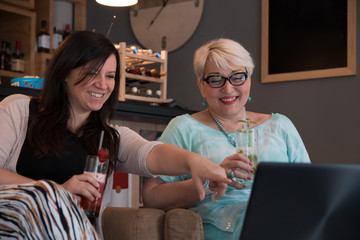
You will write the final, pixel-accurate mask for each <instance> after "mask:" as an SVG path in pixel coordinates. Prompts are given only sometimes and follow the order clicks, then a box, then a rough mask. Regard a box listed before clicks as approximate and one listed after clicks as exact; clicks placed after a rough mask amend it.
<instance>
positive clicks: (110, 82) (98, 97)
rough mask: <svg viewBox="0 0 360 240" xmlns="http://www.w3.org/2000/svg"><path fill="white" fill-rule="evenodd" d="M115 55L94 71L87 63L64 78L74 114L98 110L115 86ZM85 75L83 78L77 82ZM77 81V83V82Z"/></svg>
mask: <svg viewBox="0 0 360 240" xmlns="http://www.w3.org/2000/svg"><path fill="white" fill-rule="evenodd" d="M115 72H116V57H115V55H114V54H112V55H110V57H109V58H108V59H107V60H106V61H105V63H104V65H103V67H102V68H100V69H99V71H98V72H96V70H95V69H93V68H90V67H89V65H88V64H86V65H85V66H81V67H78V68H75V69H73V70H72V71H71V72H70V74H69V76H68V77H67V78H66V79H65V81H66V86H67V92H68V96H69V102H70V105H71V109H72V112H73V114H74V115H75V116H76V115H77V114H80V115H84V114H85V115H89V114H90V112H91V111H97V110H100V109H101V107H102V106H103V105H104V103H105V102H106V100H107V99H108V98H109V97H110V95H111V93H112V92H113V90H114V87H115ZM84 76H85V79H84V80H83V81H81V82H79V80H80V79H82V78H83V77H84ZM78 82H79V83H78Z"/></svg>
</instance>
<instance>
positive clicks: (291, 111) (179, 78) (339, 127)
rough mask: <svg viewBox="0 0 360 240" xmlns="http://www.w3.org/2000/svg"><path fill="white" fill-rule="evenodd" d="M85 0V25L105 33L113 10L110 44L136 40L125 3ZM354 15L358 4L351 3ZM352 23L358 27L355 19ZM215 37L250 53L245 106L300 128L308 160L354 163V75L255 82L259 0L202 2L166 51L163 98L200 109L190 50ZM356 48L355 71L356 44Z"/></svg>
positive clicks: (357, 100)
mask: <svg viewBox="0 0 360 240" xmlns="http://www.w3.org/2000/svg"><path fill="white" fill-rule="evenodd" d="M87 4H88V5H87V28H88V29H90V30H91V29H95V30H97V31H99V32H103V33H105V34H106V32H107V30H108V28H109V25H110V22H111V20H112V17H113V15H116V16H117V18H116V22H115V23H114V25H113V28H112V32H111V33H110V36H109V38H110V39H111V40H112V41H113V42H115V43H116V42H120V41H125V42H127V43H128V44H139V43H138V42H137V41H136V39H135V37H134V35H133V33H132V30H131V28H130V22H129V9H128V8H111V7H105V6H101V5H98V4H97V3H95V0H88V1H87ZM359 14H360V4H357V15H358V16H360V15H359ZM357 26H360V22H359V20H358V19H357ZM357 29H359V28H357ZM359 32H360V31H357V39H358V40H357V43H359V42H360V41H359V39H360V36H359V35H360V33H359ZM219 37H226V38H232V39H235V40H237V41H239V42H241V43H242V44H243V45H244V47H245V48H246V49H247V50H248V51H249V52H250V53H251V54H252V56H253V58H254V61H255V65H256V67H255V71H254V74H253V76H252V89H251V96H252V101H251V103H249V104H248V106H247V109H248V110H251V111H256V112H263V113H282V114H284V115H286V116H288V117H289V118H290V119H291V120H292V121H293V123H294V124H295V126H296V127H297V129H298V131H299V132H300V135H301V136H302V138H303V141H304V143H305V146H306V148H307V150H308V152H309V155H310V158H311V160H312V161H313V162H334V163H360V94H359V92H360V79H359V77H358V76H348V77H336V78H324V79H311V80H302V81H291V82H281V83H271V84H269V83H268V84H262V83H260V64H261V59H260V54H261V52H260V51H261V49H260V40H261V0H251V1H246V0H226V1H209V0H207V1H206V2H205V9H204V15H203V18H202V20H201V23H200V25H199V28H198V29H197V31H196V32H195V34H194V35H193V36H192V38H191V39H190V40H189V41H188V42H187V43H186V44H185V45H184V46H183V47H181V48H179V49H178V50H176V51H174V52H171V53H169V61H168V97H169V98H173V99H175V100H176V101H177V102H179V103H181V104H182V105H184V106H186V107H187V108H189V109H193V110H201V109H202V106H201V103H202V97H201V95H200V93H199V91H198V89H197V86H196V79H195V77H194V73H193V69H192V58H193V53H194V51H195V50H196V49H197V48H198V47H199V46H200V45H202V44H203V43H205V42H206V41H208V40H210V39H213V38H219ZM309 37H311V36H309ZM356 51H357V52H356V56H357V59H358V62H357V64H356V65H357V69H358V71H359V70H360V64H359V59H360V54H359V53H360V46H358V48H357V50H356Z"/></svg>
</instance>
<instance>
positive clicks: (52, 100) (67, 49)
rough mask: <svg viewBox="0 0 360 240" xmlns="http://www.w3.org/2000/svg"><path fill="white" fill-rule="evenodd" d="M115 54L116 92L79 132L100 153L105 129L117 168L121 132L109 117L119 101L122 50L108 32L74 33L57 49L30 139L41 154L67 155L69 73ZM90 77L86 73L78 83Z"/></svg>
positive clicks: (89, 147)
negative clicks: (120, 56)
mask: <svg viewBox="0 0 360 240" xmlns="http://www.w3.org/2000/svg"><path fill="white" fill-rule="evenodd" d="M112 54H114V55H115V57H116V61H117V67H116V73H115V88H114V91H113V92H112V93H111V95H110V97H109V99H108V100H107V101H106V102H105V103H104V105H103V106H102V108H101V109H100V110H98V111H92V112H91V113H90V115H89V117H88V119H87V121H86V123H84V125H82V126H81V127H80V128H79V129H78V130H77V132H76V134H77V135H78V136H79V140H80V142H81V144H82V145H83V147H84V148H85V149H86V150H87V152H88V153H89V154H91V155H97V154H96V153H97V149H98V144H99V139H100V135H101V131H102V130H104V141H103V147H106V148H108V150H109V153H110V156H109V159H110V161H111V164H110V165H111V169H113V167H114V166H115V162H116V160H117V153H118V150H119V145H120V137H119V135H118V132H117V131H116V130H115V129H114V128H112V127H110V126H109V120H110V119H111V116H112V114H113V112H114V107H115V104H116V103H117V101H118V94H119V84H120V70H119V67H120V65H119V64H120V60H119V53H118V51H117V50H116V48H115V47H114V45H113V44H112V43H111V42H110V41H109V40H108V39H107V38H106V37H105V36H104V35H102V34H100V33H96V32H91V31H78V32H74V33H72V34H71V35H70V36H69V37H67V38H66V40H65V41H64V42H63V43H62V44H61V45H60V46H59V47H58V48H57V50H56V51H55V53H54V56H53V58H52V60H51V61H50V63H49V66H48V68H47V71H46V74H45V81H44V86H43V89H42V94H41V96H40V102H39V107H38V111H37V113H36V114H35V115H34V116H32V118H31V121H30V124H29V129H28V139H29V142H30V144H31V145H32V146H34V147H35V148H36V149H37V153H36V154H37V155H38V156H47V155H48V154H49V152H53V153H54V154H56V155H57V156H60V155H63V154H64V145H65V134H64V129H66V128H67V122H68V120H69V117H70V103H69V100H68V93H67V90H66V83H65V79H66V78H67V76H68V75H69V74H70V72H71V71H72V70H73V69H75V68H77V67H81V66H84V65H85V64H88V66H91V68H93V69H94V70H95V71H97V70H99V69H101V68H102V66H103V65H104V63H105V61H106V60H107V59H108V57H109V56H110V55H112ZM89 78H90V77H89V76H87V75H86V74H84V75H83V76H81V78H79V81H78V82H77V83H76V84H79V83H80V82H82V81H87V80H89Z"/></svg>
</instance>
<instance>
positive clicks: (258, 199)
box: [240, 163, 360, 240]
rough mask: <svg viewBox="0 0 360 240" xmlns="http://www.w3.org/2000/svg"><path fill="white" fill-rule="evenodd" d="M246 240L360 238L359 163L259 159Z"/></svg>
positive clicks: (246, 228)
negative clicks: (267, 161)
mask: <svg viewBox="0 0 360 240" xmlns="http://www.w3.org/2000/svg"><path fill="white" fill-rule="evenodd" d="M240 239H241V240H250V239H254V240H261V239H284V240H285V239H286V240H297V239H299V240H300V239H301V240H320V239H321V240H332V239H346V240H348V239H358V240H359V239H360V165H356V164H304V163H302V164H300V163H296V164H290V163H260V164H259V166H258V169H257V172H256V176H255V181H254V185H253V190H252V193H251V196H250V200H249V205H248V208H247V212H246V216H245V221H244V225H243V230H242V234H241V237H240Z"/></svg>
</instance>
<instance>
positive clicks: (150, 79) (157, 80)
mask: <svg viewBox="0 0 360 240" xmlns="http://www.w3.org/2000/svg"><path fill="white" fill-rule="evenodd" d="M125 77H126V78H127V79H129V80H132V79H136V80H142V81H146V82H154V83H163V82H164V79H161V78H154V77H149V76H144V75H137V74H133V73H125Z"/></svg>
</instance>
